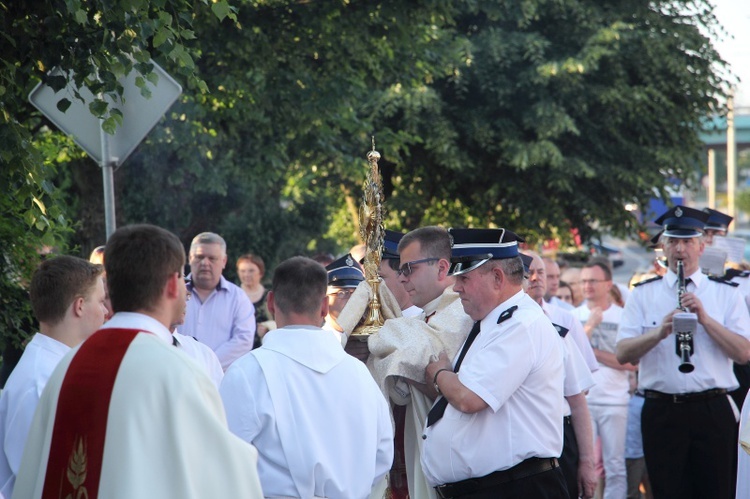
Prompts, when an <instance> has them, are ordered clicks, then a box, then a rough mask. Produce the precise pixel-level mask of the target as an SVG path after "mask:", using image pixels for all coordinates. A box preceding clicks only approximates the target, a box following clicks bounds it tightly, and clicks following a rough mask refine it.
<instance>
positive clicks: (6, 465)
mask: <svg viewBox="0 0 750 499" xmlns="http://www.w3.org/2000/svg"><path fill="white" fill-rule="evenodd" d="M102 271H103V269H102V267H101V265H94V264H92V263H89V262H87V261H86V260H83V259H81V258H77V257H74V256H65V255H62V256H58V257H54V258H51V259H49V260H46V261H44V262H42V263H41V264H40V265H39V267H38V268H37V269H36V271H35V272H34V275H33V277H32V278H31V287H30V290H29V296H30V298H31V308H32V309H33V310H34V316H35V317H36V319H37V321H38V322H39V332H38V333H37V334H35V335H34V336H33V337H32V338H31V341H30V342H29V343H28V345H26V349H25V350H24V352H23V355H22V356H21V359H20V360H19V361H18V364H16V367H15V369H13V372H12V373H11V375H10V378H8V382H7V383H6V384H5V389H4V390H3V393H2V396H1V397H0V444H2V452H0V497H2V496H5V497H10V496H11V495H12V494H13V487H14V485H15V481H16V475H17V474H18V469H19V467H20V465H21V456H22V454H23V448H24V444H25V443H26V437H27V436H28V434H29V428H30V426H31V420H32V419H33V417H34V410H35V409H36V406H37V404H38V403H39V397H40V396H41V394H42V390H43V389H44V387H45V385H46V384H47V380H49V377H50V375H51V374H52V371H53V370H54V369H55V367H57V364H58V363H59V362H60V359H62V358H63V356H64V355H65V354H66V353H67V352H68V351H69V350H70V349H71V348H73V347H74V346H76V345H78V344H79V343H81V342H82V341H83V340H85V339H86V338H88V337H89V336H91V334H93V333H94V331H96V330H97V329H99V327H100V326H101V325H102V324H103V323H104V318H105V316H106V315H107V308H106V307H105V304H104V300H105V293H104V283H103V281H102Z"/></svg>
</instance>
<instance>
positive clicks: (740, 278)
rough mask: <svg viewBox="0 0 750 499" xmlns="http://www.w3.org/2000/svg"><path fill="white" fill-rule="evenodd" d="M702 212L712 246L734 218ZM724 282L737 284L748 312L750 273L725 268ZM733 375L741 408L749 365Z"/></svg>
mask: <svg viewBox="0 0 750 499" xmlns="http://www.w3.org/2000/svg"><path fill="white" fill-rule="evenodd" d="M703 211H704V212H706V213H708V220H707V221H706V226H705V227H704V232H705V233H706V236H705V239H706V244H707V245H712V244H713V242H714V236H726V235H727V232H728V231H729V224H731V223H732V220H734V217H730V216H729V215H727V214H726V213H722V212H720V211H718V210H714V209H711V208H704V209H703ZM724 280H726V281H732V282H735V283H737V289H738V290H739V292H740V295H742V297H743V298H744V300H745V305H747V307H748V310H750V272H748V271H747V270H740V269H736V268H727V269H726V272H725V273H724ZM734 375H735V376H737V381H738V382H739V384H740V387H739V388H737V389H736V390H734V391H733V392H732V393H731V395H732V398H733V399H734V402H735V403H736V404H737V407H738V408H741V407H742V404H743V403H744V401H745V396H746V395H747V391H748V389H749V388H750V364H734Z"/></svg>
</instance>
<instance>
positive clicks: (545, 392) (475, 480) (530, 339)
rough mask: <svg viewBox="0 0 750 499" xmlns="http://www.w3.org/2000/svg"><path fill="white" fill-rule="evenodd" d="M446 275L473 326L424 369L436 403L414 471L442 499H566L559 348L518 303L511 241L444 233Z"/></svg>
mask: <svg viewBox="0 0 750 499" xmlns="http://www.w3.org/2000/svg"><path fill="white" fill-rule="evenodd" d="M450 233H451V236H452V237H453V248H452V255H451V263H452V265H451V272H450V273H451V274H452V275H454V276H456V283H455V286H454V289H455V290H456V291H457V292H458V294H459V297H460V299H461V302H462V304H463V307H464V310H465V311H466V313H467V314H468V315H469V316H471V318H472V319H474V320H475V321H476V322H475V324H474V327H473V328H472V331H471V333H470V334H469V336H468V338H467V339H466V342H465V343H464V345H463V347H462V348H461V350H460V352H459V354H458V355H457V356H456V358H455V359H449V358H448V357H447V356H446V355H445V354H441V355H440V358H439V359H438V360H436V361H434V362H431V363H430V364H429V365H428V366H427V368H426V369H425V381H426V382H428V383H429V384H431V385H433V387H434V390H435V391H436V394H438V395H440V396H439V397H438V398H437V400H436V402H435V404H434V405H433V407H432V409H431V410H430V413H429V415H428V418H427V423H426V426H425V429H424V439H425V440H424V449H423V453H422V466H423V468H424V471H425V475H426V477H427V479H428V481H429V482H430V484H431V485H433V486H434V487H435V488H436V490H437V492H438V494H439V495H440V496H441V497H472V498H495V497H503V498H519V499H520V498H524V499H528V498H547V497H554V498H566V497H568V492H567V487H566V484H565V478H564V477H563V474H562V470H561V469H560V467H559V464H558V462H557V459H556V457H557V456H559V455H560V453H561V452H562V447H563V428H562V421H563V348H562V344H561V342H560V339H559V335H558V333H557V331H556V330H555V328H554V326H553V325H552V323H551V322H550V320H549V319H548V318H547V316H546V315H545V314H544V312H543V311H542V309H541V308H540V307H539V306H538V305H537V304H536V303H535V302H534V300H532V299H531V298H530V297H529V296H528V295H527V294H526V293H524V291H523V288H522V285H523V265H522V261H521V258H520V257H519V253H518V240H519V238H518V237H517V236H516V235H515V234H514V233H512V232H511V231H508V230H505V229H453V230H451V231H450Z"/></svg>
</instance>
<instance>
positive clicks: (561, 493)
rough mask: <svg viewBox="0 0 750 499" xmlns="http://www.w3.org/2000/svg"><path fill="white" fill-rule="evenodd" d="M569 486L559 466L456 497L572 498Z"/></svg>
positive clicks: (497, 498) (471, 498) (502, 498)
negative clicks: (569, 493) (569, 494)
mask: <svg viewBox="0 0 750 499" xmlns="http://www.w3.org/2000/svg"><path fill="white" fill-rule="evenodd" d="M567 488H568V487H567V485H566V484H565V477H564V476H563V473H562V469H561V468H560V467H557V468H555V469H552V470H549V471H545V472H543V473H539V474H536V475H532V476H528V477H526V478H521V479H520V480H514V481H512V482H508V483H503V484H501V485H498V486H496V487H493V488H491V489H485V490H480V491H477V492H474V493H472V494H467V495H462V496H454V497H460V498H461V499H570V498H569V497H568V490H567Z"/></svg>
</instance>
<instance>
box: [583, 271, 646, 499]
mask: <svg viewBox="0 0 750 499" xmlns="http://www.w3.org/2000/svg"><path fill="white" fill-rule="evenodd" d="M581 284H582V288H583V296H584V298H585V300H586V301H585V302H584V303H583V304H581V306H579V307H578V308H576V309H575V310H573V315H574V316H575V317H576V318H577V319H578V320H580V321H581V322H582V323H583V329H584V331H585V332H586V335H587V336H588V337H589V338H590V340H591V346H592V347H593V348H594V354H595V355H596V360H598V361H599V370H598V371H596V372H595V373H594V382H595V383H596V384H595V385H594V387H593V388H592V389H591V390H590V391H589V394H588V396H587V397H586V401H587V402H588V406H589V412H590V413H591V422H592V426H593V429H594V440H595V441H596V439H597V438H598V439H600V440H601V446H602V464H603V465H604V474H605V476H606V483H605V487H604V496H603V497H604V499H624V497H625V496H626V495H627V488H628V484H627V471H626V467H625V435H626V433H627V427H628V403H629V402H630V381H629V380H628V372H629V371H635V366H633V365H631V364H626V365H621V364H620V363H619V362H618V361H617V359H616V358H615V338H616V337H617V327H618V325H619V324H620V317H621V316H622V308H621V307H620V306H618V305H616V304H615V303H613V301H612V295H611V293H610V291H611V289H612V286H613V283H612V271H611V270H610V268H609V267H608V266H607V265H606V264H605V263H603V262H600V261H595V262H590V263H587V264H586V265H585V266H584V267H583V269H582V270H581Z"/></svg>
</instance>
